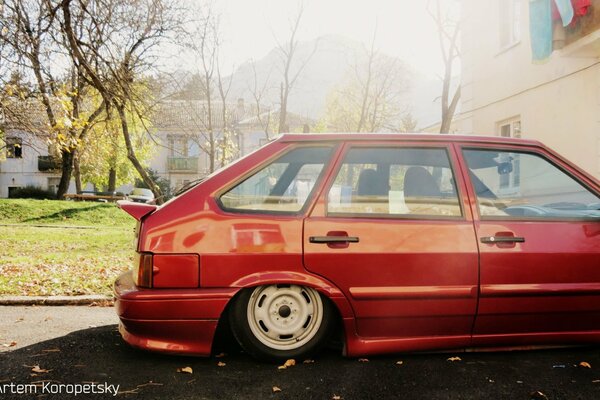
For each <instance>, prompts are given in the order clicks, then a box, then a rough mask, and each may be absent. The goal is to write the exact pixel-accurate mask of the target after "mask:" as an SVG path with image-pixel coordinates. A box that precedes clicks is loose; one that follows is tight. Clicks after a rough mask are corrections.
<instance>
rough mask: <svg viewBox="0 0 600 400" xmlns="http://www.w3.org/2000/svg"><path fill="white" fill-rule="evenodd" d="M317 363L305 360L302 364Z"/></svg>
mask: <svg viewBox="0 0 600 400" xmlns="http://www.w3.org/2000/svg"><path fill="white" fill-rule="evenodd" d="M314 362H315V360H304V361H302V364H313V363H314Z"/></svg>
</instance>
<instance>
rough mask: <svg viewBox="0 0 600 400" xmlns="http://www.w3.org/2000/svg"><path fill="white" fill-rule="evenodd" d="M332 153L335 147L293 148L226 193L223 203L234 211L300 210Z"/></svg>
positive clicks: (280, 211)
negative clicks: (332, 148)
mask: <svg viewBox="0 0 600 400" xmlns="http://www.w3.org/2000/svg"><path fill="white" fill-rule="evenodd" d="M330 154H331V147H301V148H297V149H294V150H291V151H289V152H287V153H285V154H284V155H283V156H281V157H279V158H278V159H276V160H275V161H273V162H271V163H270V164H268V165H267V166H265V167H263V168H261V169H260V170H259V171H257V172H256V173H254V174H253V175H251V176H250V177H248V178H246V179H245V180H244V181H242V182H240V183H238V184H237V185H235V186H234V187H233V188H231V189H230V190H228V191H227V192H225V193H224V194H222V195H221V197H220V198H219V200H220V203H221V205H222V207H223V208H224V209H226V210H230V211H238V212H243V211H249V212H274V213H297V212H299V211H300V210H302V208H303V207H304V205H305V204H306V201H307V199H308V198H309V196H310V194H311V192H312V190H313V188H314V186H315V183H316V182H317V180H318V178H319V176H320V175H321V172H322V171H323V167H324V165H325V163H326V162H327V160H328V159H329V156H330Z"/></svg>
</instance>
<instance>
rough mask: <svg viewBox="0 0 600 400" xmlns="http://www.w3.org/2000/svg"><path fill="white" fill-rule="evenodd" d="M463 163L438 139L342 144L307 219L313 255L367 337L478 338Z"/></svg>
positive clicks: (310, 260) (310, 263) (308, 255)
mask: <svg viewBox="0 0 600 400" xmlns="http://www.w3.org/2000/svg"><path fill="white" fill-rule="evenodd" d="M454 165H455V157H454V154H453V153H452V151H451V149H449V148H448V147H446V146H444V145H439V144H438V145H435V144H431V143H415V144H413V145H403V146H400V145H398V144H397V143H377V144H372V145H368V144H352V145H346V146H345V148H344V149H343V155H342V157H341V158H340V159H339V160H338V162H337V165H336V166H334V169H333V172H332V174H331V176H330V177H329V180H328V182H327V183H326V185H325V187H324V190H323V191H322V193H321V195H320V198H319V201H318V202H317V205H316V206H315V208H314V209H313V210H312V212H311V214H310V215H309V216H308V217H307V218H306V219H305V224H304V263H305V267H306V268H307V269H308V270H310V271H312V272H314V273H316V274H319V275H321V276H324V277H326V278H327V279H329V280H330V281H332V282H333V283H335V284H336V285H337V286H338V287H339V288H340V289H341V290H342V291H343V292H344V294H345V295H346V297H347V298H348V299H349V301H350V304H351V306H352V308H353V310H354V314H355V317H356V319H355V321H356V333H357V334H358V335H359V336H361V337H364V338H382V337H385V338H425V337H437V338H439V339H444V338H446V337H452V338H453V339H454V340H455V341H453V342H452V346H462V345H466V344H468V343H469V340H470V334H471V329H472V324H473V319H474V315H475V309H476V304H477V284H478V265H477V258H478V255H477V245H476V240H475V236H474V231H473V223H472V219H471V214H470V211H469V207H468V206H466V203H464V202H463V199H464V196H462V193H463V192H464V186H463V185H464V183H463V181H462V180H461V178H460V176H457V175H456V174H455V173H454V171H455V169H454ZM440 343H441V344H440V346H444V344H443V343H442V342H440ZM445 345H446V346H447V345H448V344H447V343H446V344H445Z"/></svg>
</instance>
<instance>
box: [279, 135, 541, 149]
mask: <svg viewBox="0 0 600 400" xmlns="http://www.w3.org/2000/svg"><path fill="white" fill-rule="evenodd" d="M363 140H364V141H403V142H410V141H415V142H423V141H426V142H444V143H448V142H463V143H497V144H516V145H528V146H541V147H543V145H542V143H541V142H538V141H537V140H529V139H515V138H505V137H501V136H480V135H454V134H439V133H438V134H431V133H302V134H299V133H286V134H283V135H282V136H281V137H280V138H279V139H277V141H280V142H312V141H329V142H331V141H333V142H340V141H363Z"/></svg>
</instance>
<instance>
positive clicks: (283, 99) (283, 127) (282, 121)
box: [277, 83, 289, 133]
mask: <svg viewBox="0 0 600 400" xmlns="http://www.w3.org/2000/svg"><path fill="white" fill-rule="evenodd" d="M288 90H289V89H288V88H287V87H284V85H283V83H281V87H280V93H279V100H280V103H281V107H280V109H279V127H278V128H277V133H287V131H289V128H287V100H288Z"/></svg>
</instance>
